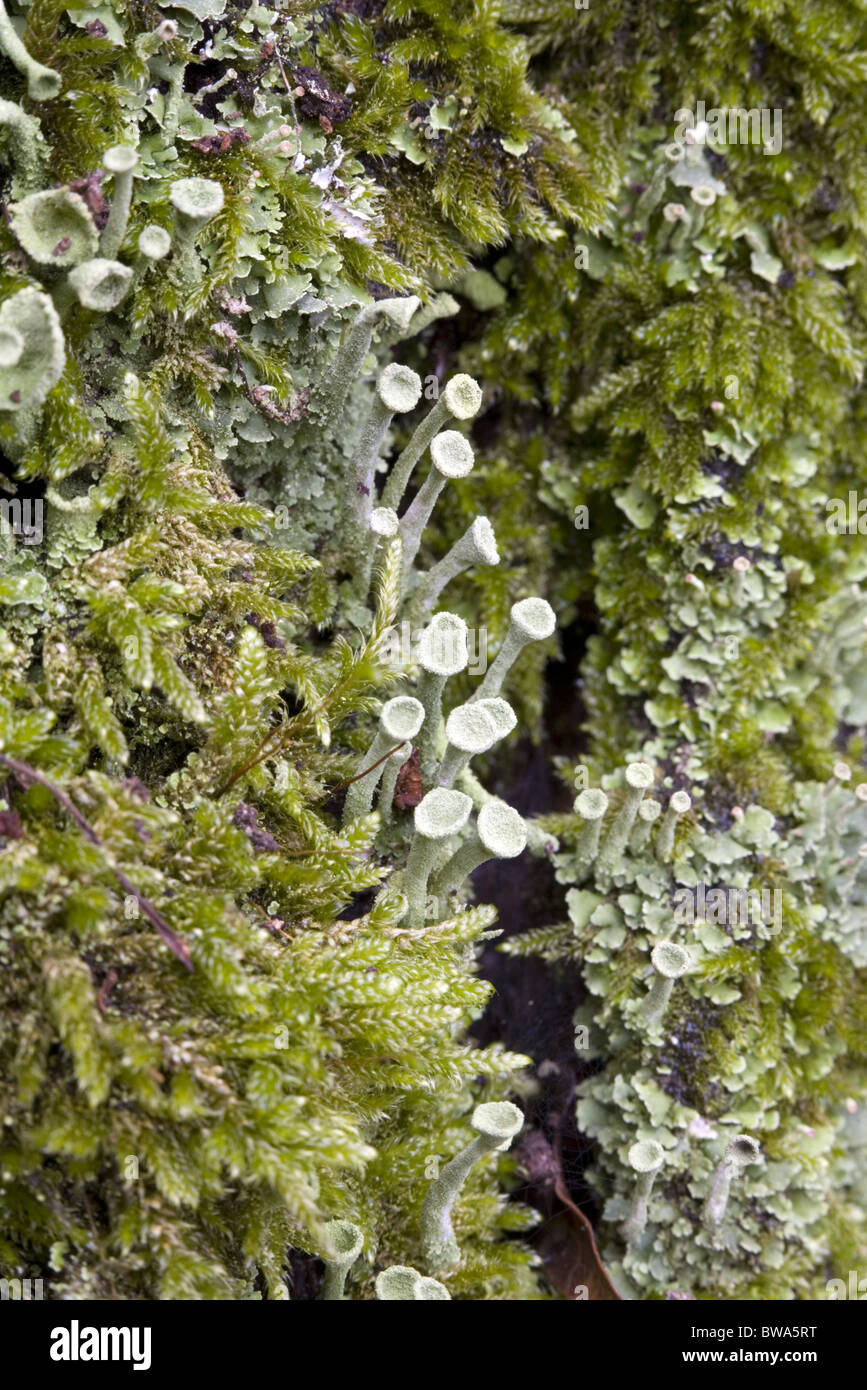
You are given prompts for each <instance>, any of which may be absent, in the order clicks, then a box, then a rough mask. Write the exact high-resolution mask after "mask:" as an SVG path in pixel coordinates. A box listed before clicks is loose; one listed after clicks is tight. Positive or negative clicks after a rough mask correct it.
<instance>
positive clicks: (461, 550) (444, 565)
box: [412, 516, 500, 616]
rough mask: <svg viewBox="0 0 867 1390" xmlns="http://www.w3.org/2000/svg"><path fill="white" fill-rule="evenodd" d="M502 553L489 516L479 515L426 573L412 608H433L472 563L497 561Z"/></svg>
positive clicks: (422, 611) (420, 611)
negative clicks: (498, 547)
mask: <svg viewBox="0 0 867 1390" xmlns="http://www.w3.org/2000/svg"><path fill="white" fill-rule="evenodd" d="M499 563H500V553H499V551H498V550H497V538H496V536H495V535H494V528H493V526H492V525H491V523H490V522H489V520H488V518H487V517H486V516H477V517H476V519H475V521H474V522H472V524H471V525H470V526H469V527H468V528H467V530H466V531H465V532H464V534H463V535H462V536H461V538H460V540H458V541H455V543H454V545H453V546H452V548H451V550H449V551H448V553H447V554H445V555H444V556H443V558H442V559H441V560H440V561H438V563H437V564H435V565H434V566H433V569H430V570H428V572H427V574H425V575H423V576H422V578H421V580H420V582H419V585H418V587H417V589H416V591H415V593H414V595H413V600H412V611H413V612H414V613H416V614H417V615H418V616H422V615H424V614H425V613H428V612H430V610H431V609H432V608H433V606H434V604H435V603H436V601H437V599H438V598H439V596H440V594H441V593H442V591H443V589H445V587H446V585H448V584H450V583H451V582H452V580H453V579H456V578H457V577H458V575H459V574H463V572H464V571H465V570H468V569H470V568H471V567H472V566H473V565H498V564H499Z"/></svg>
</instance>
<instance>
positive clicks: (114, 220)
mask: <svg viewBox="0 0 867 1390" xmlns="http://www.w3.org/2000/svg"><path fill="white" fill-rule="evenodd" d="M102 163H103V166H104V168H106V169H107V170H108V172H109V173H110V174H111V175H112V190H111V212H110V213H109V215H108V221H107V222H106V224H105V231H104V232H103V234H102V236H101V237H100V239H99V254H100V255H101V256H103V257H104V258H105V260H109V261H111V260H114V258H115V256H116V255H117V253H118V251H119V250H120V248H121V246H122V245H123V239H124V236H125V235H126V224H127V222H128V221H129V209H130V204H131V202H132V171H133V169H134V168H135V166H136V165H137V164H138V154H137V153H136V151H135V150H134V149H133V148H132V146H131V145H112V146H111V147H110V148H109V149H107V150H106V152H105V154H104V155H103V156H102Z"/></svg>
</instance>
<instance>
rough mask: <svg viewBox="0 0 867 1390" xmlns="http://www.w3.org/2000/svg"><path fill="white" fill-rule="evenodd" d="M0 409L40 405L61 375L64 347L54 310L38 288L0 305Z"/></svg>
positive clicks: (64, 359) (21, 408)
mask: <svg viewBox="0 0 867 1390" xmlns="http://www.w3.org/2000/svg"><path fill="white" fill-rule="evenodd" d="M0 343H2V348H0V411H5V410H32V409H34V408H35V407H37V406H40V405H41V404H42V402H43V401H44V400H45V397H46V396H47V395H48V392H49V391H50V390H51V388H52V386H53V385H54V384H55V382H57V381H59V379H60V377H61V376H62V375H63V368H64V366H65V364H66V349H65V346H64V342H63V330H62V329H61V327H60V319H59V318H58V316H57V310H56V309H55V307H54V305H53V304H52V302H51V300H50V299H49V297H48V295H47V294H43V293H42V291H41V290H37V289H24V290H19V291H18V293H17V294H13V295H10V297H9V298H8V299H4V301H3V303H2V304H0Z"/></svg>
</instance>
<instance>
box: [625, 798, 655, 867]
mask: <svg viewBox="0 0 867 1390" xmlns="http://www.w3.org/2000/svg"><path fill="white" fill-rule="evenodd" d="M661 814H662V807H661V806H660V804H659V802H658V801H652V800H646V801H642V802H641V805H640V806H639V808H638V818H637V821H636V825H635V829H634V830H633V832H632V836H631V839H630V841H629V848H630V849H631V850H632V852H633V854H639V853H640V852H641V851H642V850H643V849H644V847H645V845H646V844H647V842H648V840H649V839H650V832H651V829H652V828H653V826H654V825H655V824H656V822H657V821H658V820H659V817H660V815H661Z"/></svg>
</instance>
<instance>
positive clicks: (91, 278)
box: [69, 256, 133, 313]
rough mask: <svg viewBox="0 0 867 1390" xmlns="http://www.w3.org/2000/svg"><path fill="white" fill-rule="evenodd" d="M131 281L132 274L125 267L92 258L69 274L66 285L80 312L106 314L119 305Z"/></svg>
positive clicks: (97, 257) (116, 262) (120, 264)
mask: <svg viewBox="0 0 867 1390" xmlns="http://www.w3.org/2000/svg"><path fill="white" fill-rule="evenodd" d="M132 278H133V273H132V270H131V269H130V267H129V266H128V265H123V264H122V263H121V262H120V261H107V260H103V258H102V257H101V256H96V257H94V259H93V260H92V261H83V262H82V263H81V265H78V266H76V267H75V269H74V270H71V271H70V272H69V286H70V288H71V289H72V290H74V291H75V294H76V296H77V298H78V302H79V304H80V305H81V306H82V308H83V309H95V310H98V311H99V312H100V313H108V311H109V310H110V309H116V308H117V306H118V304H120V302H121V300H122V299H123V298H124V296H125V295H126V293H127V291H128V290H129V288H130V285H131V284H132Z"/></svg>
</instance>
